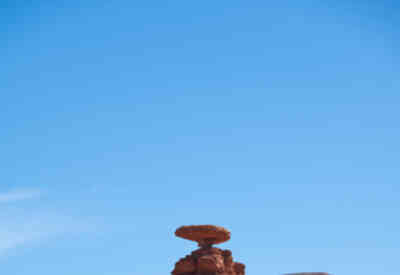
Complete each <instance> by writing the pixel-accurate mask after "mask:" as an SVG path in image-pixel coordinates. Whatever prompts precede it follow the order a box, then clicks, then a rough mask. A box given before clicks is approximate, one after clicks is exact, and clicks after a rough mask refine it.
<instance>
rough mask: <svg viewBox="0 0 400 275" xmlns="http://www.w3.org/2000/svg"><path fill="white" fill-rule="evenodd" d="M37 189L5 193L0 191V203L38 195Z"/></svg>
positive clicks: (39, 193)
mask: <svg viewBox="0 0 400 275" xmlns="http://www.w3.org/2000/svg"><path fill="white" fill-rule="evenodd" d="M40 195H41V192H40V191H39V190H15V191H9V192H6V193H0V203H8V202H14V201H22V200H28V199H33V198H36V197H39V196H40Z"/></svg>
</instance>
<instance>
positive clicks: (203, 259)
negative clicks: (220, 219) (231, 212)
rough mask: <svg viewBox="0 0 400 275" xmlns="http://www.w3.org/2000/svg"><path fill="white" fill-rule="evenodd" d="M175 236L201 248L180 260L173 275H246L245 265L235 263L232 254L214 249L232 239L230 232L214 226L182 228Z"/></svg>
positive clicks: (228, 251)
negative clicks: (216, 245) (214, 245)
mask: <svg viewBox="0 0 400 275" xmlns="http://www.w3.org/2000/svg"><path fill="white" fill-rule="evenodd" d="M175 235H176V236H178V237H181V238H184V239H188V240H191V241H196V242H197V243H198V245H199V246H200V248H199V249H197V250H195V251H193V252H192V253H191V254H190V255H187V256H186V257H184V258H182V259H180V260H179V261H178V262H177V263H176V264H175V268H174V270H173V271H172V275H244V273H245V265H244V264H242V263H238V262H234V261H233V257H232V252H231V251H230V250H223V249H219V248H216V247H212V245H213V244H218V243H222V242H225V241H228V240H229V239H230V232H229V231H228V230H226V229H225V228H223V227H219V226H213V225H198V226H182V227H180V228H178V229H177V230H176V232H175Z"/></svg>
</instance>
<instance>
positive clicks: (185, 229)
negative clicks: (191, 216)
mask: <svg viewBox="0 0 400 275" xmlns="http://www.w3.org/2000/svg"><path fill="white" fill-rule="evenodd" d="M175 235H176V236H178V237H181V238H184V239H187V240H191V241H195V242H197V243H198V244H199V246H200V247H201V246H211V245H213V244H219V243H223V242H226V241H228V240H229V239H230V238H231V233H230V232H229V231H228V230H227V229H225V228H223V227H221V226H215V225H189V226H181V227H179V228H178V229H177V230H176V231H175Z"/></svg>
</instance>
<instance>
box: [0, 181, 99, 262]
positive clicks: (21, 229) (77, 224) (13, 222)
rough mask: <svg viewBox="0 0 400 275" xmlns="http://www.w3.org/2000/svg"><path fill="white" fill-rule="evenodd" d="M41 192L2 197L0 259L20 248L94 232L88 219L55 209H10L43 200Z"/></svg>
mask: <svg viewBox="0 0 400 275" xmlns="http://www.w3.org/2000/svg"><path fill="white" fill-rule="evenodd" d="M42 194H43V192H41V191H40V190H27V189H25V190H15V191H9V192H6V193H0V257H3V256H5V255H8V254H9V252H10V251H13V250H15V249H17V248H20V247H25V246H32V245H39V244H40V243H42V242H43V241H47V240H49V239H52V238H54V237H57V236H60V235H64V234H71V233H83V232H89V231H92V230H93V227H92V226H91V224H90V222H89V221H87V219H83V218H77V217H71V216H66V215H61V214H60V213H58V212H57V210H56V209H51V208H50V206H49V207H48V208H47V207H45V205H40V207H39V208H38V209H35V208H32V209H29V211H26V208H16V207H12V208H10V207H8V204H9V203H12V202H15V203H17V204H18V203H19V202H22V201H24V200H28V199H33V198H37V197H39V196H41V195H42ZM46 209H47V210H46Z"/></svg>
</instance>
